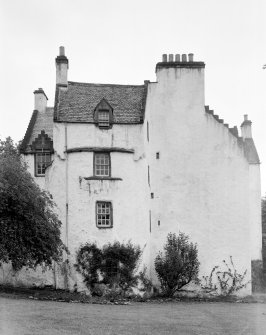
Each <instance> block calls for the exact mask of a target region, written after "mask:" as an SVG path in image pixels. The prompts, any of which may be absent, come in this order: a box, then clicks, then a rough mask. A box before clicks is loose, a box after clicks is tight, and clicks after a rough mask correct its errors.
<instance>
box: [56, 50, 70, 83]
mask: <svg viewBox="0 0 266 335" xmlns="http://www.w3.org/2000/svg"><path fill="white" fill-rule="evenodd" d="M55 65H56V84H57V85H59V86H62V87H67V71H68V59H67V57H66V56H65V48H64V47H60V48H59V56H57V57H56V59H55Z"/></svg>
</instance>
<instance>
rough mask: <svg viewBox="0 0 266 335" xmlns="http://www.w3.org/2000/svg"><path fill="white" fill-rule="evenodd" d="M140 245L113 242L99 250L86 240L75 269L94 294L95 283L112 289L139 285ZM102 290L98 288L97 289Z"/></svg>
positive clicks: (124, 288)
mask: <svg viewBox="0 0 266 335" xmlns="http://www.w3.org/2000/svg"><path fill="white" fill-rule="evenodd" d="M141 254H142V252H141V249H140V247H139V246H136V245H133V244H132V243H131V242H128V243H127V244H124V243H120V242H114V243H113V244H112V243H108V244H105V245H104V246H103V247H102V249H99V248H98V247H97V245H96V243H86V244H85V245H83V246H81V247H80V249H79V250H78V253H77V264H76V265H75V266H76V269H77V271H78V272H80V273H81V274H82V276H83V277H84V282H85V283H86V285H87V287H88V288H89V289H91V291H92V293H93V292H94V288H95V290H96V287H95V284H105V285H108V287H109V288H115V287H120V288H121V289H122V290H123V291H125V290H127V289H128V288H130V287H132V286H135V285H136V284H137V280H138V276H137V275H136V273H135V272H136V270H137V266H138V263H139V260H140V257H141ZM98 291H99V290H98Z"/></svg>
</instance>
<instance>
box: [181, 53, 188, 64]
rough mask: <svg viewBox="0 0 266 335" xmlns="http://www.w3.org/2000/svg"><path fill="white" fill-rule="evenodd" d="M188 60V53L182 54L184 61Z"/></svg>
mask: <svg viewBox="0 0 266 335" xmlns="http://www.w3.org/2000/svg"><path fill="white" fill-rule="evenodd" d="M186 61H187V55H186V54H182V62H186Z"/></svg>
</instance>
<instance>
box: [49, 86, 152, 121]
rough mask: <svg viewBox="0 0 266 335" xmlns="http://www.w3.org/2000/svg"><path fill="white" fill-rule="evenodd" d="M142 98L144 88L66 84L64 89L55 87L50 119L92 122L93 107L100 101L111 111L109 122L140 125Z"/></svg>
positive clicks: (144, 92) (143, 105) (143, 106)
mask: <svg viewBox="0 0 266 335" xmlns="http://www.w3.org/2000/svg"><path fill="white" fill-rule="evenodd" d="M146 95H147V86H146V85H114V84H90V83H77V82H72V81H69V82H68V88H67V90H63V89H59V88H57V93H56V101H55V112H54V120H55V121H57V122H86V123H94V122H95V121H94V118H93V116H94V110H95V107H96V106H97V105H98V103H99V102H100V101H101V100H102V99H103V98H104V99H105V100H107V101H108V103H109V104H110V105H111V106H112V108H113V123H128V124H136V123H142V122H143V115H144V110H145V102H146Z"/></svg>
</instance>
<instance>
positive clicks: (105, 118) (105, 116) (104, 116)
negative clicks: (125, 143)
mask: <svg viewBox="0 0 266 335" xmlns="http://www.w3.org/2000/svg"><path fill="white" fill-rule="evenodd" d="M98 125H99V127H100V128H108V127H109V126H110V112H109V111H108V110H99V111H98Z"/></svg>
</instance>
